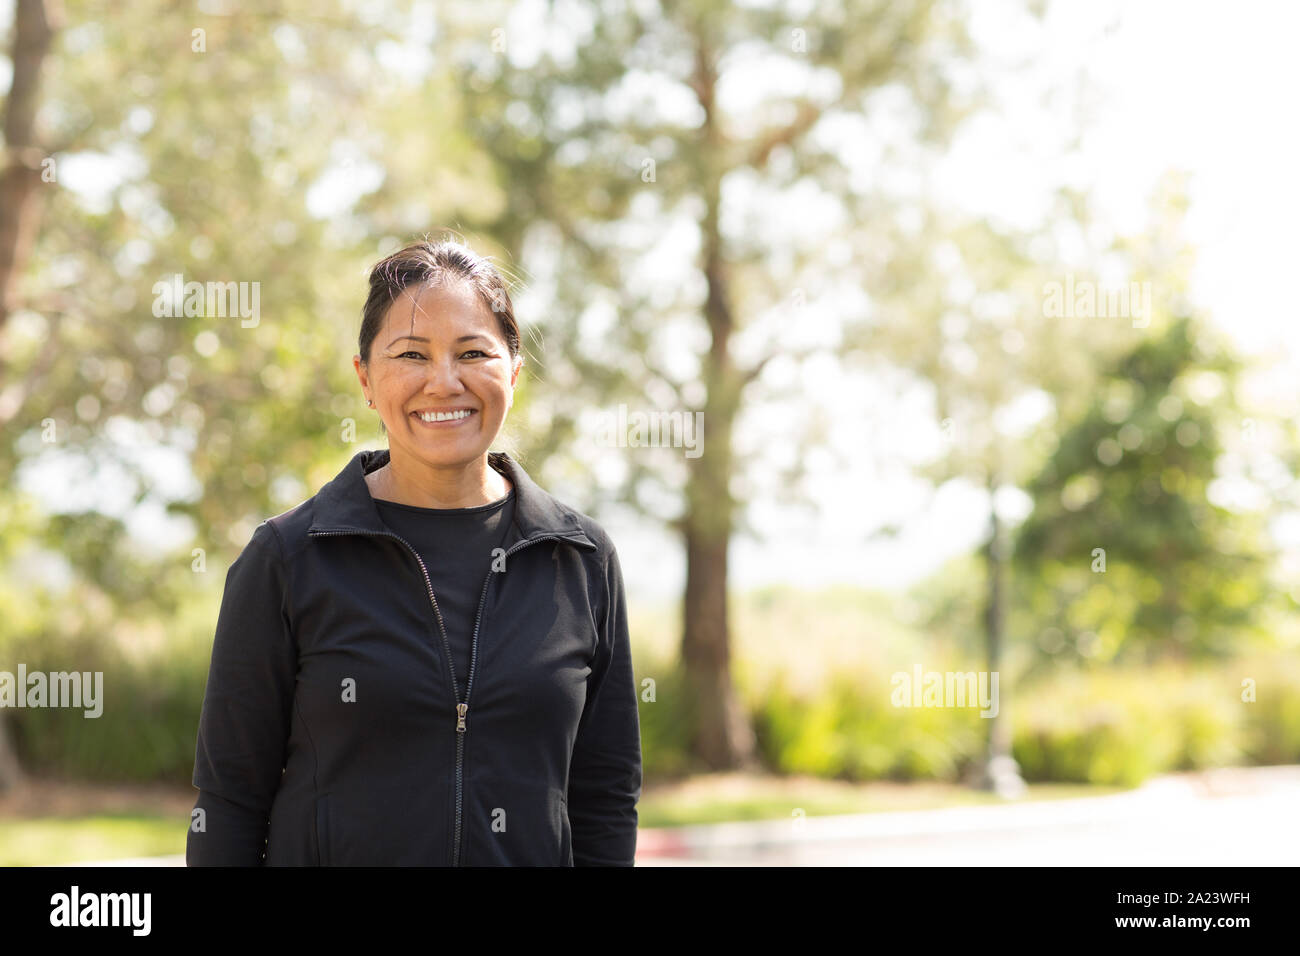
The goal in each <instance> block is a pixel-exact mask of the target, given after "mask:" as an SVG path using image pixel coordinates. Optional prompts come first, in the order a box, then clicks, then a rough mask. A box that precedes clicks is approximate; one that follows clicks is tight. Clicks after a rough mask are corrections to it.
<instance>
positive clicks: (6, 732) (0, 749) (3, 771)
mask: <svg viewBox="0 0 1300 956" xmlns="http://www.w3.org/2000/svg"><path fill="white" fill-rule="evenodd" d="M20 692H21V691H20ZM22 782H23V768H22V765H21V764H20V763H19V762H18V751H17V749H16V748H15V747H14V744H13V736H12V732H11V729H10V725H9V721H8V720H7V719H6V718H5V715H4V714H0V793H5V792H6V791H8V790H10V789H12V788H13V787H16V786H18V784H20V783H22Z"/></svg>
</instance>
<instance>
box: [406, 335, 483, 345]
mask: <svg viewBox="0 0 1300 956" xmlns="http://www.w3.org/2000/svg"><path fill="white" fill-rule="evenodd" d="M402 339H411V340H413V341H415V342H427V341H429V340H428V339H426V338H425V337H424V336H422V335H399V336H398V337H397V338H395V339H393V341H391V342H389V343H388V345H389V346H390V347H392V346H394V345H396V344H397V343H398V342H400V341H402ZM474 339H482V340H483V341H484V342H486V341H488V339H487V337H486V336H483V335H477V334H475V335H462V336H461V337H460V338H458V339H457V340H456V341H457V342H471V341H473V340H474Z"/></svg>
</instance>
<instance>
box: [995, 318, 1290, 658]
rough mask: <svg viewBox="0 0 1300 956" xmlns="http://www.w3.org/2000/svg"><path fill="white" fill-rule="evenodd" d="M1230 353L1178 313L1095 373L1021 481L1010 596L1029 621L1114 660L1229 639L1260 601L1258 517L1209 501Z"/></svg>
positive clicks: (1264, 556) (1228, 400)
mask: <svg viewBox="0 0 1300 956" xmlns="http://www.w3.org/2000/svg"><path fill="white" fill-rule="evenodd" d="M1239 368H1240V366H1239V364H1238V363H1237V361H1236V360H1235V359H1233V358H1232V357H1231V355H1230V354H1229V353H1228V352H1227V350H1226V348H1224V347H1222V346H1220V345H1218V344H1217V343H1215V342H1213V341H1212V340H1211V338H1210V335H1209V333H1208V332H1207V331H1205V330H1203V329H1201V328H1200V327H1199V326H1198V325H1197V324H1196V323H1195V322H1194V321H1193V320H1192V319H1190V318H1187V317H1182V318H1178V319H1176V320H1174V321H1172V322H1171V323H1170V324H1169V326H1168V327H1167V328H1166V329H1165V330H1164V332H1163V333H1162V334H1159V335H1156V336H1153V337H1151V338H1149V339H1146V340H1144V341H1142V342H1141V343H1140V344H1139V345H1137V346H1136V347H1135V348H1134V349H1132V350H1131V351H1130V352H1129V353H1128V354H1127V355H1125V356H1123V357H1122V358H1121V359H1120V360H1119V361H1118V362H1117V363H1116V364H1115V365H1113V366H1112V367H1111V368H1109V369H1108V370H1107V374H1106V377H1105V379H1104V380H1103V384H1102V386H1101V387H1100V388H1099V389H1098V391H1097V393H1096V400H1095V401H1094V403H1093V404H1092V406H1091V407H1090V408H1089V409H1088V410H1087V412H1086V414H1084V415H1083V416H1082V417H1081V419H1080V420H1078V421H1076V422H1074V423H1072V424H1069V425H1068V427H1066V428H1065V429H1064V431H1063V432H1062V434H1061V436H1060V439H1059V443H1058V445H1057V448H1056V450H1055V452H1054V454H1053V455H1052V457H1051V459H1050V460H1049V461H1048V462H1047V464H1046V466H1045V467H1044V468H1043V469H1042V471H1041V472H1040V473H1039V474H1038V476H1037V477H1036V478H1034V480H1033V481H1031V482H1030V483H1029V485H1028V487H1027V489H1026V490H1027V491H1028V492H1029V494H1030V495H1031V497H1032V498H1033V500H1034V509H1033V512H1032V514H1031V515H1030V516H1029V518H1028V520H1026V521H1025V523H1024V524H1023V525H1022V526H1021V528H1020V529H1019V532H1018V537H1017V541H1016V546H1015V562H1016V567H1017V569H1018V570H1019V571H1020V572H1021V574H1020V575H1019V588H1018V594H1019V596H1020V598H1021V600H1022V602H1024V604H1025V605H1026V607H1027V608H1028V610H1029V612H1030V615H1031V616H1032V617H1033V618H1034V619H1035V620H1036V622H1037V626H1036V631H1041V630H1043V629H1045V628H1049V627H1052V628H1056V629H1059V631H1060V632H1061V634H1062V636H1063V640H1064V643H1065V645H1067V646H1069V647H1077V646H1080V645H1082V646H1083V653H1084V655H1085V656H1091V657H1094V658H1095V659H1098V660H1103V661H1104V660H1112V659H1116V658H1121V657H1126V656H1129V655H1132V654H1140V655H1142V656H1144V657H1146V658H1148V659H1153V658H1155V657H1158V656H1160V655H1161V654H1163V653H1168V652H1170V651H1179V652H1186V653H1192V654H1202V655H1203V654H1218V655H1224V654H1228V653H1230V652H1233V651H1235V650H1239V649H1240V647H1239V642H1240V641H1241V639H1242V638H1243V636H1247V635H1249V633H1250V629H1251V627H1252V625H1253V624H1254V623H1255V620H1256V615H1257V612H1258V610H1259V609H1260V607H1261V606H1262V605H1263V604H1264V603H1265V602H1266V601H1267V600H1268V599H1269V598H1270V587H1269V584H1268V581H1267V577H1266V571H1267V566H1268V558H1269V556H1270V555H1269V549H1268V546H1267V545H1266V543H1265V540H1264V531H1263V522H1262V518H1261V516H1259V515H1255V514H1246V513H1237V512H1234V511H1230V510H1228V509H1227V508H1224V507H1221V506H1219V505H1216V504H1214V503H1213V502H1212V501H1211V496H1210V494H1209V487H1210V484H1211V482H1213V481H1214V480H1215V479H1216V477H1217V476H1218V472H1217V467H1218V463H1219V461H1220V458H1221V456H1222V455H1223V453H1224V450H1225V448H1224V443H1223V438H1224V434H1225V433H1226V432H1228V431H1230V430H1239V429H1240V427H1241V421H1242V417H1243V416H1242V414H1241V412H1240V410H1239V409H1238V408H1237V406H1236V404H1235V402H1234V400H1233V388H1234V384H1235V377H1236V375H1237V373H1238V372H1239Z"/></svg>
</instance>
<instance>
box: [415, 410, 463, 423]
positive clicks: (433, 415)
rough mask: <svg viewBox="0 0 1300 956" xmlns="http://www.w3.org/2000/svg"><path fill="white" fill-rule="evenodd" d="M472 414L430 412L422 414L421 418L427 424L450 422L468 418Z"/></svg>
mask: <svg viewBox="0 0 1300 956" xmlns="http://www.w3.org/2000/svg"><path fill="white" fill-rule="evenodd" d="M472 414H473V413H472V412H470V411H459V412H428V413H424V414H421V415H420V418H421V419H422V420H423V421H426V422H450V421H454V420H455V419H458V418H468V417H469V416H470V415H472Z"/></svg>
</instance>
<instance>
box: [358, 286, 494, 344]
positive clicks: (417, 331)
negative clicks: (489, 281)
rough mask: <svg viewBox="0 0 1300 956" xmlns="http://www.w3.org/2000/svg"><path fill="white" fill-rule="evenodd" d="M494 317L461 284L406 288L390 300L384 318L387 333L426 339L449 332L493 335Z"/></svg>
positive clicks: (471, 291) (473, 294) (473, 292)
mask: <svg viewBox="0 0 1300 956" xmlns="http://www.w3.org/2000/svg"><path fill="white" fill-rule="evenodd" d="M493 319H494V316H493V315H492V313H491V311H489V310H488V308H487V306H486V305H485V304H484V302H483V300H482V299H481V298H480V297H479V296H478V294H477V293H476V292H475V291H474V290H473V289H472V288H470V287H469V286H467V285H466V283H464V282H453V283H450V284H447V285H441V286H429V285H425V286H420V287H408V288H406V289H403V290H402V293H401V295H399V296H398V297H397V298H395V299H394V300H393V304H392V305H391V306H389V307H388V313H387V315H386V316H385V323H384V324H385V328H386V329H387V330H388V331H390V332H391V331H393V330H395V329H398V328H401V329H404V330H407V331H411V330H412V329H414V331H413V332H412V334H414V335H420V336H423V337H426V338H430V337H434V336H438V335H447V334H449V333H450V332H451V331H453V330H461V329H463V330H465V331H487V332H490V333H492V334H496V329H495V326H494V323H493Z"/></svg>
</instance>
